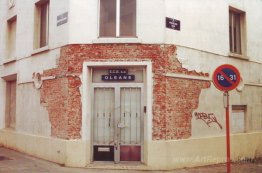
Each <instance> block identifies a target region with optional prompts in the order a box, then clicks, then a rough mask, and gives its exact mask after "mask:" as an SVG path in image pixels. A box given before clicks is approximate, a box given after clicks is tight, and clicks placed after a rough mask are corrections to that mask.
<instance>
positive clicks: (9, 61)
mask: <svg viewBox="0 0 262 173" xmlns="http://www.w3.org/2000/svg"><path fill="white" fill-rule="evenodd" d="M15 61H16V58H15V57H13V58H9V59H6V60H4V62H3V64H4V65H5V64H9V63H12V62H15Z"/></svg>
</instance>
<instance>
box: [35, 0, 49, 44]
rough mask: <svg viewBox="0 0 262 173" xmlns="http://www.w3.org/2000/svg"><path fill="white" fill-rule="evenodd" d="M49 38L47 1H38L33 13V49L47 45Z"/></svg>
mask: <svg viewBox="0 0 262 173" xmlns="http://www.w3.org/2000/svg"><path fill="white" fill-rule="evenodd" d="M48 37H49V0H40V1H39V2H37V3H36V11H35V40H34V41H35V42H34V43H35V44H34V48H35V49H37V48H41V47H45V46H47V45H48Z"/></svg>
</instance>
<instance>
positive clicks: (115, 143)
mask: <svg viewBox="0 0 262 173" xmlns="http://www.w3.org/2000/svg"><path fill="white" fill-rule="evenodd" d="M114 146H115V149H116V150H117V142H114Z"/></svg>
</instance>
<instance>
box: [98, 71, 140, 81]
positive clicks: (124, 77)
mask: <svg viewBox="0 0 262 173" xmlns="http://www.w3.org/2000/svg"><path fill="white" fill-rule="evenodd" d="M101 79H102V80H103V81H134V80H135V75H130V74H128V70H127V69H109V70H108V74H106V75H102V76H101Z"/></svg>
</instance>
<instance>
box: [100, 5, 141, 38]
mask: <svg viewBox="0 0 262 173" xmlns="http://www.w3.org/2000/svg"><path fill="white" fill-rule="evenodd" d="M99 21H100V22H99V36H100V37H136V0H100V20H99Z"/></svg>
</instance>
